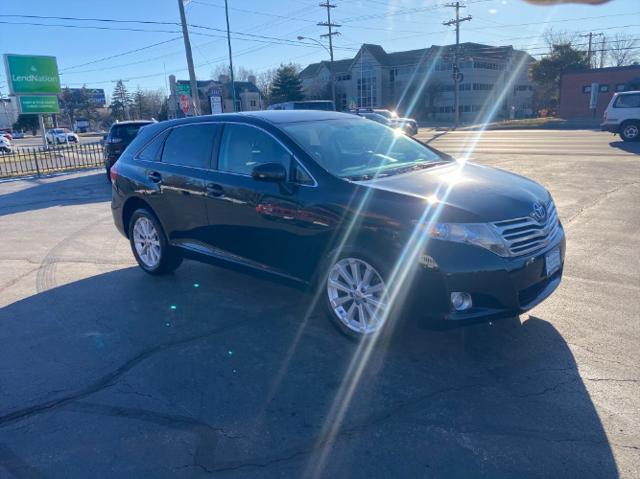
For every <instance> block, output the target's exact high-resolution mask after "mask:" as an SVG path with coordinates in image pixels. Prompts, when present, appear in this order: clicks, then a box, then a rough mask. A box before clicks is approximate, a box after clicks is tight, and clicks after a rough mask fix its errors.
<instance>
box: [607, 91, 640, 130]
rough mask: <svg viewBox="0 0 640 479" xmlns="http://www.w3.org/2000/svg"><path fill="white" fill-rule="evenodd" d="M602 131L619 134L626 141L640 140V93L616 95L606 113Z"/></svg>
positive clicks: (628, 92)
mask: <svg viewBox="0 0 640 479" xmlns="http://www.w3.org/2000/svg"><path fill="white" fill-rule="evenodd" d="M600 127H601V128H602V130H604V131H610V132H612V133H618V134H619V135H620V138H622V139H623V140H624V141H638V140H639V139H640V91H625V92H620V93H616V94H614V95H613V98H611V101H610V102H609V105H608V106H607V109H606V110H605V111H604V116H603V118H602V124H601V125H600Z"/></svg>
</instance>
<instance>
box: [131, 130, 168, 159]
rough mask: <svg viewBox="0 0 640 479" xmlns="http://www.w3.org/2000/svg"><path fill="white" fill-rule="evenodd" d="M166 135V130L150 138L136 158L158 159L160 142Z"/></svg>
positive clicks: (160, 147)
mask: <svg viewBox="0 0 640 479" xmlns="http://www.w3.org/2000/svg"><path fill="white" fill-rule="evenodd" d="M166 137H167V132H166V131H164V132H162V133H160V134H159V135H158V136H156V137H155V138H154V139H153V140H151V141H150V142H149V143H148V144H147V146H145V147H144V148H143V149H142V151H141V152H140V153H138V156H137V157H136V159H138V160H145V161H158V160H159V159H160V158H159V156H160V150H161V149H162V142H163V141H164V139H165V138H166Z"/></svg>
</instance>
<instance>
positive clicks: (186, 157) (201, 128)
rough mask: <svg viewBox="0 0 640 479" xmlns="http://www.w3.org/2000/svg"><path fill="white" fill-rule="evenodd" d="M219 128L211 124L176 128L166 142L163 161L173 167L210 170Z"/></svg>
mask: <svg viewBox="0 0 640 479" xmlns="http://www.w3.org/2000/svg"><path fill="white" fill-rule="evenodd" d="M217 128H218V126H217V125H214V124H211V123H208V124H202V125H187V126H180V127H176V128H174V129H173V130H171V133H169V137H168V138H167V140H166V141H165V142H164V149H163V150H162V161H163V162H164V163H170V164H172V165H182V166H191V167H195V168H210V167H211V154H212V148H213V140H214V138H215V136H216V131H217Z"/></svg>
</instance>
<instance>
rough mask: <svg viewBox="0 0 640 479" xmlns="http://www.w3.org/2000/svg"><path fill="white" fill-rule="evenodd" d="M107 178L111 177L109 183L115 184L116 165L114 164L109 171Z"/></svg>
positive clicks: (116, 177)
mask: <svg viewBox="0 0 640 479" xmlns="http://www.w3.org/2000/svg"><path fill="white" fill-rule="evenodd" d="M109 176H110V177H111V183H115V181H116V180H117V179H118V163H114V164H113V166H112V167H111V168H110V169H109Z"/></svg>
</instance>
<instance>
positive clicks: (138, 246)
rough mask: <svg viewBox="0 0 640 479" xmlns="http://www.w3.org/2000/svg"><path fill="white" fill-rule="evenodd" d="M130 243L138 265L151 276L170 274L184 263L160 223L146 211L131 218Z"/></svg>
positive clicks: (143, 210)
mask: <svg viewBox="0 0 640 479" xmlns="http://www.w3.org/2000/svg"><path fill="white" fill-rule="evenodd" d="M129 242H130V243H131V250H132V251H133V255H134V256H135V258H136V261H137V262H138V265H139V266H140V267H141V268H142V269H143V270H144V271H145V272H147V273H149V274H153V275H160V274H165V273H169V272H171V271H173V270H175V269H176V268H177V267H178V266H180V264H181V263H182V256H181V255H180V254H179V253H178V252H177V251H175V249H174V248H172V247H171V246H170V245H169V243H168V242H167V239H166V238H165V235H164V232H163V231H162V226H160V222H159V221H158V219H157V218H156V217H155V215H153V214H152V213H151V212H150V211H148V210H146V209H143V208H142V209H139V210H136V211H135V212H134V213H133V215H132V216H131V221H130V222H129Z"/></svg>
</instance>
